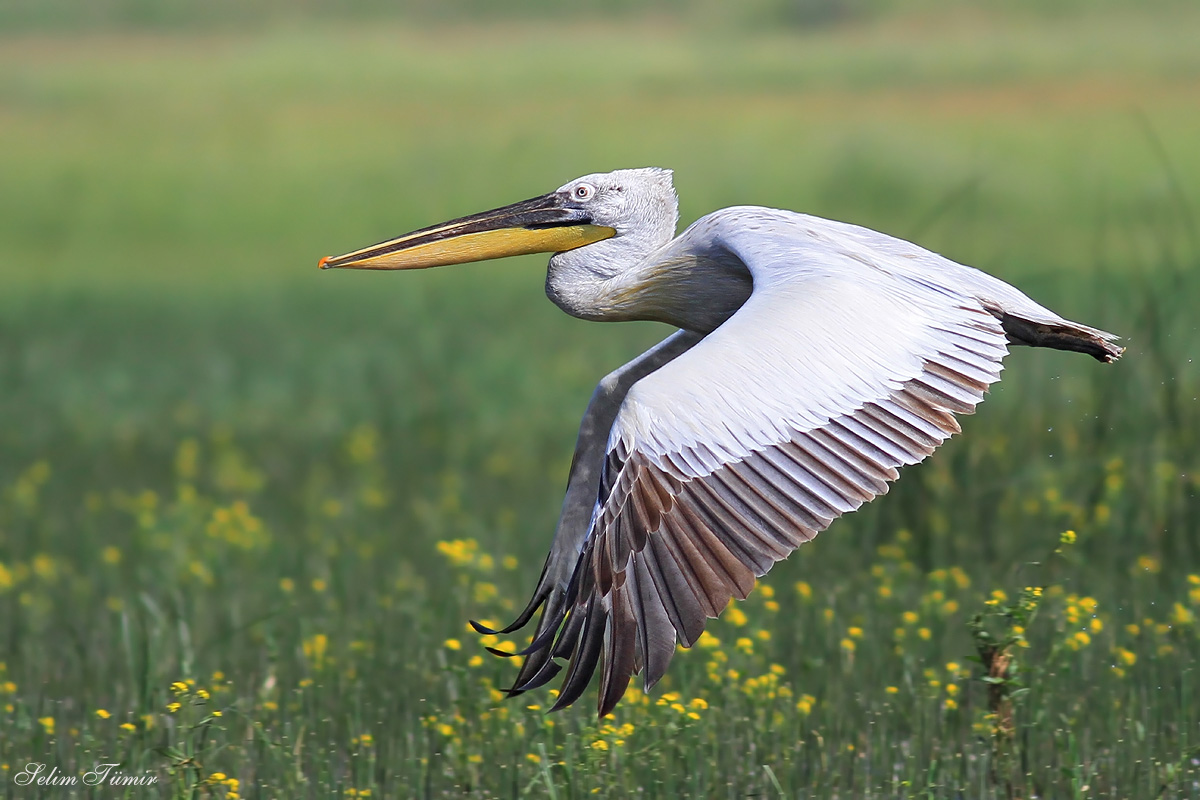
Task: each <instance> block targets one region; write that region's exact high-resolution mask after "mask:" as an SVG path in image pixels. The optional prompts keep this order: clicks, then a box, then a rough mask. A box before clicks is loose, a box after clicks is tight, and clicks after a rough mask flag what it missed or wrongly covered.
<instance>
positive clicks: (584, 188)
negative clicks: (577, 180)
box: [571, 183, 596, 200]
mask: <svg viewBox="0 0 1200 800" xmlns="http://www.w3.org/2000/svg"><path fill="white" fill-rule="evenodd" d="M594 194H596V187H595V186H592V185H591V184H590V183H581V184H579V185H578V186H576V187H575V188H574V189H572V190H571V196H572V197H574V198H575V199H576V200H591V199H592V195H594Z"/></svg>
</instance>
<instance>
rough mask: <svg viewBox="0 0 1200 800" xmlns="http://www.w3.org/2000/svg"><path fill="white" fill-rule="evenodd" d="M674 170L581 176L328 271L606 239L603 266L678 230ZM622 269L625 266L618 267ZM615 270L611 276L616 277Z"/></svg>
mask: <svg viewBox="0 0 1200 800" xmlns="http://www.w3.org/2000/svg"><path fill="white" fill-rule="evenodd" d="M677 209H678V201H677V199H676V196H675V189H674V187H673V186H672V183H671V171H670V170H665V169H658V168H646V169H621V170H616V171H614V172H605V173H594V174H592V175H585V176H583V177H582V178H577V179H575V180H573V181H570V182H569V183H566V184H564V185H562V186H560V187H559V188H558V189H556V190H555V191H553V192H550V193H549V194H545V195H542V196H540V197H535V198H532V199H530V200H524V201H522V202H519V203H513V204H512V205H507V206H502V207H500V208H495V209H492V210H491V211H484V212H481V213H478V214H472V215H470V216H466V217H461V218H459V219H454V220H450V221H449V222H443V223H441V224H439V225H432V226H430V227H428V228H421V229H420V230H416V231H413V232H412V233H407V234H404V235H403V236H399V237H396V238H394V239H388V240H387V241H383V242H380V243H378V244H374V245H371V246H370V247H364V248H362V249H359V250H355V251H353V252H350V253H346V254H344V255H340V256H327V257H325V258H322V259H321V261H320V267H321V268H322V269H335V268H343V269H424V268H426V267H439V266H444V265H448V264H464V263H467V262H470V261H485V260H488V259H493V258H503V257H504V256H516V255H525V254H529V253H565V252H569V251H571V250H575V249H577V248H580V247H584V246H586V245H591V244H595V243H597V242H602V241H604V240H606V239H614V238H615V239H618V240H621V241H620V242H619V243H616V242H614V243H613V245H611V246H609V247H605V248H600V251H599V252H592V253H589V256H590V259H589V260H593V259H594V260H596V262H597V269H598V270H600V271H604V270H603V269H601V266H602V265H603V264H604V263H605V262H611V260H612V259H611V258H608V257H606V256H607V255H608V252H606V251H611V254H612V255H613V256H619V255H621V254H626V257H627V254H628V252H629V251H630V250H631V249H635V248H636V249H638V250H643V251H644V250H645V249H646V248H647V247H648V246H649V247H654V246H658V245H661V244H664V243H666V242H667V241H669V240H670V239H671V237H672V236H673V235H674V233H675V223H676V221H677V218H678V210H677ZM611 269H612V272H615V271H616V269H617V266H616V265H615V264H613V265H612V267H611ZM612 272H610V273H609V275H611V274H612Z"/></svg>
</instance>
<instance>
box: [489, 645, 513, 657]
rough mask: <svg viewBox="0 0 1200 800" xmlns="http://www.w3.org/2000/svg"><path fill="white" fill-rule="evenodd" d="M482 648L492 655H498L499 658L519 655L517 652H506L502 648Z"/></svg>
mask: <svg viewBox="0 0 1200 800" xmlns="http://www.w3.org/2000/svg"><path fill="white" fill-rule="evenodd" d="M484 649H485V650H487V651H488V652H489V653H491V654H492V655H494V656H500V657H501V658H516V657H517V656H518V655H519V654H518V653H506V652H504V651H503V650H497V649H496V648H495V647H485V648H484Z"/></svg>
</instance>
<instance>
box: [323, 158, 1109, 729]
mask: <svg viewBox="0 0 1200 800" xmlns="http://www.w3.org/2000/svg"><path fill="white" fill-rule="evenodd" d="M677 220H678V199H677V197H676V194H675V189H674V186H673V184H672V173H671V172H670V171H669V170H664V169H656V168H648V169H624V170H617V171H615V172H608V173H597V174H593V175H585V176H584V177H582V178H578V179H576V180H573V181H571V182H570V183H567V184H565V185H563V186H562V187H560V188H559V189H557V190H556V191H554V192H551V193H550V194H547V195H543V196H541V197H537V198H534V199H532V200H526V201H524V202H520V203H515V204H513V205H509V206H504V207H502V208H497V209H494V210H492V211H485V212H483V213H480V214H474V215H472V216H468V217H462V218H461V219H456V220H451V221H450V222H445V223H442V224H440V225H434V226H432V227H429V228H422V229H421V230H418V231H415V232H413V233H409V234H406V235H404V236H401V237H399V238H396V239H390V240H388V241H386V242H381V243H379V244H376V245H372V246H371V247H366V248H363V249H361V250H356V251H354V252H352V253H347V254H345V255H340V256H334V257H326V258H323V259H321V262H320V266H321V267H322V268H334V267H342V268H345V267H350V268H354V269H421V268H424V267H434V266H441V265H446V264H459V263H464V262H468V261H480V260H484V259H491V258H499V257H501V256H510V255H518V254H526V253H553V254H554V255H552V256H551V257H550V265H549V269H548V272H547V274H546V294H547V295H548V296H549V297H550V299H551V300H553V301H554V303H555V304H556V305H558V307H559V308H561V309H562V310H563V311H566V312H567V313H568V314H570V315H572V316H575V317H579V318H582V319H589V320H601V321H614V320H656V321H659V322H665V323H667V324H669V325H673V326H675V327H676V328H679V330H678V331H676V332H675V333H673V334H671V335H670V336H668V337H667V338H666V339H665V340H663V341H662V342H661V343H659V344H658V345H656V346H655V347H653V348H651V349H650V350H648V351H647V352H645V353H643V354H642V355H640V356H638V357H637V358H635V359H634V360H633V361H630V362H629V363H628V364H626V365H625V366H623V367H621V368H619V369H617V370H616V371H614V372H612V373H610V374H609V375H607V376H606V377H605V378H604V379H603V380H602V381H600V384H599V386H597V387H596V391H595V393H594V394H593V395H592V399H591V402H589V404H588V407H587V411H586V412H585V413H584V416H583V421H582V423H581V425H580V428H579V437H578V440H577V442H576V445H575V455H574V459H573V462H572V464H571V470H570V475H569V478H568V482H567V490H566V497H565V499H564V500H563V505H562V512H561V514H560V516H559V520H558V527H557V530H556V532H555V535H554V541H553V543H552V544H551V546H550V554H549V556H548V557H547V558H546V564H545V566H544V567H543V568H542V575H541V578H540V580H539V581H538V584H537V588H536V589H535V590H534V593H533V597H532V599H531V600H530V601H529V604H528V605H527V606H526V608H525V610H524V611H523V612H521V614H520V616H519V617H518V618H517V620H516V621H515V622H513V623H512V624H511V625H509V626H508V627H506V628H503V629H501V630H491V629H489V628H486V627H484V626H482V625H480V624H478V623H472V624H473V625H474V626H475V628H476V630H478V631H479V632H480V633H484V634H494V633H502V634H507V633H512V632H513V631H516V630H518V629H520V628H522V627H524V626H525V625H526V624H527V623H528V622H529V621H530V620H531V619H532V617H533V615H534V614H535V613H536V611H537V609H538V608H539V607H543V608H542V615H541V618H540V620H539V622H538V625H537V628H536V630H535V633H534V636H533V641H532V643H531V644H530V645H529V646H528V647H527V648H525V649H524V650H523V651H521V653H519V655H524V656H525V661H524V663H523V664H522V666H521V669H520V671H519V673H518V675H517V678H516V682H515V683H514V685H513V687H512V689H510V690H509V692H510V694H512V695H515V694H519V693H521V692H524V691H527V690H529V689H533V688H536V687H539V686H542V685H544V684H546V683H547V682H549V681H550V680H551V679H552V678H554V677H555V675H556V674H557V673H558V672H559V671H560V669H562V666H561V665H560V664H559V663H558V661H557V660H558V659H565V660H566V661H567V674H566V677H565V678H564V679H563V683H562V689H561V692H560V694H559V696H558V699H557V702H556V703H555V704H554V707H553V710H557V709H560V708H564V707H565V706H568V705H570V704H571V703H573V702H575V700H577V699H578V698H579V697H580V695H581V694H582V693H583V692H584V690H585V689H586V688H587V685H588V683H589V682H590V681H591V679H592V676H593V674H594V673H595V672H596V669H597V666H599V667H600V691H599V703H598V708H599V712H600V716H601V717H603V716H605V715H606V714H608V713H609V712H610V711H611V710H612V709H613V708H614V707H615V706H616V704H617V701H618V700H620V698H621V696H622V695H623V694H624V692H625V689H626V688H627V687H628V685H629V681H630V679H631V677H632V676H633V675H635V674H637V673H639V672H640V673H642V678H643V682H644V686H645V688H646V689H647V690H649V689H650V687H652V686H653V685H654V684H655V683H656V682H657V681H658V680H659V679H660V678H661V677H662V676H663V674H664V673H665V672H666V670H667V665H668V664H669V663H670V661H671V657H672V655H673V654H674V652H675V646H676V642H678V643H679V644H681V645H683V646H684V647H690V646H691V645H692V644H694V643H695V642H696V640H697V639H698V638H699V637H700V634H701V633H702V632H703V630H704V626H705V624H706V622H707V619H708V618H711V617H716V616H717V615H718V614H720V613H721V611H722V610H723V609H724V608H725V606H726V605H727V604H728V602H729V601H730V598H731V597H737V598H745V597H746V595H747V594H748V593H749V592H750V590H751V589H753V588H754V582H755V578H756V577H758V576H761V575H763V574H765V573H766V572H767V570H769V569H770V568H771V565H772V564H774V563H775V562H776V561H779V560H781V559H784V558H786V557H787V556H788V554H790V553H791V552H792V550H794V549H796V548H797V547H799V546H800V545H801V544H803V543H805V542H807V541H809V540H810V539H812V538H813V537H814V536H816V535H817V533H818V532H820V531H822V530H824V529H825V528H827V527H828V526H829V524H830V523H831V522H832V521H833V520H834V519H835V518H836V517H839V516H841V515H842V514H846V513H848V512H850V511H854V510H855V509H857V508H858V507H859V506H861V505H862V504H863V503H865V502H867V501H868V500H870V499H872V498H874V497H875V496H876V495H880V494H884V493H885V492H887V490H888V482H889V481H893V480H895V479H896V478H897V477H899V473H898V472H897V468H899V467H902V466H904V465H906V464H915V463H917V462H918V461H921V460H923V459H924V458H925V457H926V456H928V455H929V454H930V453H932V452H933V450H934V448H936V447H937V446H938V445H939V444H941V443H942V442H943V441H945V440H946V439H947V438H949V437H950V436H952V435H954V434H956V433H958V432H959V431H960V428H959V425H958V422H957V421H956V420H955V417H954V415H955V414H970V413H973V412H974V410H975V406H976V404H978V403H979V402H981V401H982V400H983V394H984V392H985V391H986V390H987V388H988V385H989V384H991V383H993V382H994V381H996V380H998V379H999V377H1000V370H1001V363H1000V362H1001V359H1003V358H1004V356H1005V355H1007V354H1008V345H1010V344H1021V345H1031V346H1034V347H1052V348H1056V349H1059V350H1075V351H1078V352H1082V353H1087V354H1088V355H1091V356H1093V357H1095V358H1096V359H1098V360H1100V361H1104V362H1111V361H1115V360H1116V359H1117V358H1119V357H1120V355H1121V353H1122V348H1121V347H1118V346H1117V345H1115V344H1113V342H1114V341H1115V340H1116V339H1117V338H1118V337H1116V336H1114V335H1112V334H1110V333H1106V332H1104V331H1101V330H1097V329H1095V328H1090V327H1087V326H1086V325H1080V324H1078V323H1075V322H1071V321H1070V320H1067V319H1064V318H1062V317H1060V316H1058V315H1057V314H1055V313H1054V312H1053V311H1050V310H1049V309H1047V308H1044V307H1043V306H1040V305H1038V304H1037V303H1035V302H1033V301H1032V300H1030V299H1029V298H1028V297H1026V296H1025V295H1024V294H1022V293H1021V292H1020V291H1018V290H1017V289H1015V288H1013V287H1012V286H1009V285H1008V284H1007V283H1004V282H1003V281H1001V280H998V279H997V278H993V277H992V276H990V275H987V274H985V273H983V272H979V271H978V270H975V269H972V268H971V267H966V266H963V265H961V264H957V263H955V262H953V261H950V260H948V259H946V258H943V257H941V256H939V255H937V254H935V253H932V252H930V251H928V250H925V249H922V248H920V247H918V246H917V245H915V244H911V243H909V242H906V241H903V240H901V239H896V238H893V237H891V236H887V235H885V234H882V233H877V232H876V231H873V230H869V229H867V228H861V227H858V226H855V225H848V224H846V223H842V222H833V221H830V220H826V219H820V218H818V217H813V216H809V215H807V214H798V213H795V212H792V211H781V210H778V209H772V208H761V207H757V206H736V207H732V208H726V209H722V210H720V211H715V212H713V213H711V214H709V215H707V216H705V217H701V218H700V219H699V220H697V221H696V222H695V223H693V224H692V225H691V227H689V228H688V229H687V230H685V231H684V232H683V234H681V235H680V236H675V226H676V223H677ZM493 652H497V653H498V654H499V655H508V654H507V653H499V652H498V651H495V650H493Z"/></svg>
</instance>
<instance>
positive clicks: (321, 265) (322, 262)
mask: <svg viewBox="0 0 1200 800" xmlns="http://www.w3.org/2000/svg"><path fill="white" fill-rule="evenodd" d="M331 258H333V256H325V257H324V258H322V259H321V260H320V261H318V262H317V269H325V265H326V264H328V263H329V259H331Z"/></svg>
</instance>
